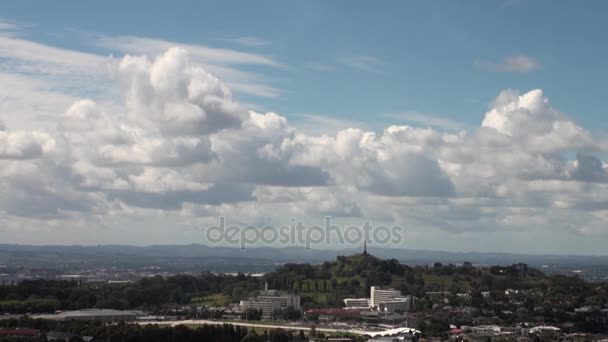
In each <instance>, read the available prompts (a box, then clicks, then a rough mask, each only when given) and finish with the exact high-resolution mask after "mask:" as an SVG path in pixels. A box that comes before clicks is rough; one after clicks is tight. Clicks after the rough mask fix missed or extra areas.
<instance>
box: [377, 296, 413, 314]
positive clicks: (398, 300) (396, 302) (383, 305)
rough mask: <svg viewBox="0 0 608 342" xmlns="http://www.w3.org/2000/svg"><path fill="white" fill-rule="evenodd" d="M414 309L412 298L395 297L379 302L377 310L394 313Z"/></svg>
mask: <svg viewBox="0 0 608 342" xmlns="http://www.w3.org/2000/svg"><path fill="white" fill-rule="evenodd" d="M413 307H414V297H413V296H407V297H395V298H393V299H388V300H384V301H382V302H380V303H379V304H378V310H380V311H383V312H395V311H401V312H405V311H410V310H412V309H413Z"/></svg>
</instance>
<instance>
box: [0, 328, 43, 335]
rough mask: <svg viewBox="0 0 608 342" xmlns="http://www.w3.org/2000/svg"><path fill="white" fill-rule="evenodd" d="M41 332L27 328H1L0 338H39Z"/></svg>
mask: <svg viewBox="0 0 608 342" xmlns="http://www.w3.org/2000/svg"><path fill="white" fill-rule="evenodd" d="M39 334H40V331H39V330H36V329H26V328H0V336H38V335H39Z"/></svg>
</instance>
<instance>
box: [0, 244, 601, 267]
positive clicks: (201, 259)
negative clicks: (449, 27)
mask: <svg viewBox="0 0 608 342" xmlns="http://www.w3.org/2000/svg"><path fill="white" fill-rule="evenodd" d="M370 249H371V252H372V253H373V254H374V255H376V256H378V257H379V258H382V259H396V260H399V261H400V262H401V263H404V264H408V265H425V264H432V263H434V262H441V263H453V264H462V263H463V262H465V261H468V262H471V263H473V264H477V265H510V264H513V263H517V262H525V263H528V264H529V265H532V266H537V267H541V266H543V265H545V268H544V269H543V270H545V271H550V270H551V268H557V269H566V270H570V269H571V270H574V269H578V268H581V269H589V268H597V267H599V268H601V267H606V266H605V265H608V257H606V256H567V255H524V254H507V253H478V252H444V251H429V250H413V249H397V248H376V247H371V248H370ZM360 252H361V251H360V249H359V248H349V249H340V250H313V251H307V250H305V249H304V248H301V247H287V248H271V247H260V248H249V249H247V250H246V251H240V250H239V249H238V248H231V247H214V246H205V245H196V244H192V245H154V246H144V247H139V246H122V245H101V246H31V245H14V244H0V266H1V265H21V266H32V267H52V268H79V267H89V266H123V267H144V266H150V265H157V266H162V267H163V268H166V269H170V270H174V271H177V272H179V271H181V272H184V271H193V272H196V271H201V270H211V271H219V272H236V271H250V272H263V271H271V270H273V269H275V268H276V267H277V265H280V264H284V263H294V262H306V263H321V262H323V261H327V260H335V258H336V256H338V255H352V254H356V253H360ZM547 266H549V267H547Z"/></svg>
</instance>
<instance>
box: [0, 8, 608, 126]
mask: <svg viewBox="0 0 608 342" xmlns="http://www.w3.org/2000/svg"><path fill="white" fill-rule="evenodd" d="M607 7H608V5H606V3H605V2H602V1H590V2H586V3H585V6H579V5H576V4H574V3H571V2H553V1H517V0H516V1H469V2H466V1H440V2H428V1H386V2H382V3H381V4H379V3H376V2H365V1H306V2H298V3H296V2H282V1H261V2H234V1H215V2H213V1H206V2H200V1H192V2H187V1H185V2H180V3H179V5H177V6H176V5H174V4H170V3H167V2H164V1H156V2H150V1H129V2H122V1H118V2H116V1H114V2H113V1H107V2H106V1H104V2H100V3H86V4H85V3H82V2H80V1H62V2H43V3H40V2H31V1H18V2H6V3H3V4H1V5H0V9H1V13H2V16H3V17H5V18H7V19H9V20H13V21H15V22H17V23H19V24H20V25H24V26H27V27H26V28H25V29H24V30H23V31H24V33H23V34H24V35H26V36H27V37H28V38H29V39H32V40H34V41H37V42H42V43H46V44H49V45H53V46H60V47H65V48H69V49H74V50H79V51H90V52H96V53H101V54H104V53H108V51H107V49H99V48H97V47H95V46H91V44H89V43H87V38H88V34H104V35H133V36H142V37H150V38H158V39H165V40H169V41H175V42H181V43H189V44H203V45H209V46H214V47H226V48H233V49H238V50H246V51H253V52H256V53H260V54H263V55H268V56H271V57H273V58H274V59H276V60H277V61H278V62H280V63H282V64H283V65H284V66H285V67H284V68H268V67H259V66H253V67H244V68H245V69H247V68H250V69H254V70H255V71H256V72H259V73H260V74H262V75H264V77H266V78H267V79H268V80H269V83H270V84H272V86H273V87H276V88H277V89H278V90H279V91H280V96H278V97H277V98H273V99H268V98H266V99H259V98H248V97H247V96H242V97H241V98H243V100H245V101H249V102H255V103H256V104H260V105H262V106H264V107H265V108H269V109H272V110H274V111H277V112H280V113H283V114H284V115H287V116H289V115H290V114H296V113H309V114H319V115H324V116H332V117H338V118H348V119H354V120H360V121H363V122H367V123H373V122H381V123H386V122H387V121H388V120H387V118H385V117H383V116H382V114H397V113H404V112H417V113H424V114H433V115H436V116H441V117H446V118H450V119H453V120H456V121H462V122H464V123H466V124H470V125H477V124H478V123H479V121H480V120H481V118H482V117H483V113H484V111H485V110H486V109H487V106H488V103H489V102H490V101H491V100H492V99H493V98H494V97H495V96H496V94H497V93H498V92H499V91H501V90H503V89H506V88H513V89H518V90H521V91H527V90H530V89H534V88H542V89H543V90H544V91H545V93H546V94H547V95H548V96H549V98H550V99H551V100H552V102H553V103H554V104H555V105H556V107H558V108H560V109H561V110H562V111H564V112H566V113H569V114H570V115H573V116H575V117H576V118H577V121H578V122H580V123H581V124H583V125H585V126H588V127H593V128H606V123H605V120H602V118H603V117H604V116H605V109H604V106H601V105H598V104H599V103H601V101H602V97H601V95H602V94H605V93H606V91H607V90H608V87H607V86H606V83H605V79H606V76H608V75H607V70H608V66H607V63H608V46H607V44H605V42H604V40H605V33H606V32H608V23H606V21H605V20H604V19H605V13H606V11H607V10H608V8H607ZM33 9H35V10H33ZM227 38H228V39H227ZM230 38H233V39H232V40H230ZM238 39H242V41H240V42H239V40H238ZM516 55H523V56H528V57H530V58H532V59H534V60H535V61H537V63H538V68H536V69H534V70H531V71H529V72H508V71H502V72H501V71H493V70H486V69H484V68H479V67H475V65H474V64H475V61H486V62H488V63H501V61H503V60H504V59H505V58H508V57H509V56H516ZM361 56H366V57H369V59H370V61H367V62H366V61H363V62H361V65H360V66H359V68H357V67H353V66H349V65H348V63H349V60H352V61H351V62H352V63H354V62H355V61H356V60H357V59H358V58H362V57H361Z"/></svg>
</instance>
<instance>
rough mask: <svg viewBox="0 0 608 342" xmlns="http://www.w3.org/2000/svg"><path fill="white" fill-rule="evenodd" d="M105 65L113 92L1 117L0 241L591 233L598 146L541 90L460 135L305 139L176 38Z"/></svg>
mask: <svg viewBox="0 0 608 342" xmlns="http://www.w3.org/2000/svg"><path fill="white" fill-rule="evenodd" d="M110 43H112V44H115V43H116V42H108V44H110ZM206 52H207V51H201V52H200V53H206ZM242 57H243V56H241V55H235V56H234V58H235V59H237V60H238V59H239V58H242ZM110 65H111V68H112V70H111V72H112V74H113V75H114V78H113V79H114V81H115V82H116V83H117V88H118V89H119V93H120V94H121V98H122V100H121V101H120V102H119V103H116V104H107V103H104V102H99V101H96V100H95V99H93V98H89V99H87V98H82V99H77V100H74V101H73V102H72V103H71V104H70V105H69V106H67V108H66V109H65V110H64V111H63V112H62V113H57V115H55V116H53V117H52V119H51V120H50V121H49V122H47V125H46V127H44V128H40V129H29V130H28V129H13V128H12V127H11V126H10V125H9V124H7V123H5V122H0V175H1V177H0V190H1V191H0V213H1V215H0V225H1V226H2V227H3V228H2V230H1V233H0V234H3V235H2V236H3V237H4V239H3V241H6V242H13V241H14V242H39V240H36V238H35V237H32V235H33V233H32V232H36V235H38V234H40V236H46V237H47V238H49V236H50V235H55V234H56V235H57V236H64V240H63V241H64V243H65V241H67V240H68V238H67V237H66V235H72V234H76V236H78V234H80V236H81V238H80V239H76V240H75V241H76V242H85V243H87V242H88V243H95V242H96V241H98V240H99V239H102V240H103V239H110V238H109V235H106V233H104V232H105V231H112V232H113V234H116V231H117V230H118V231H121V230H122V231H125V232H128V233H125V236H129V239H128V240H126V241H125V240H123V242H125V243H152V242H159V241H163V239H170V242H173V241H182V242H183V240H184V239H192V237H193V236H198V235H197V234H198V233H197V232H198V231H197V230H196V229H197V227H201V226H204V225H205V224H207V223H214V222H216V220H217V216H220V215H222V216H226V217H227V218H229V219H230V220H231V221H232V222H235V223H244V224H259V223H264V222H273V223H277V224H278V223H280V222H286V220H288V219H289V218H290V217H292V216H293V217H299V218H302V219H306V218H309V219H310V220H317V221H321V220H322V219H323V217H324V216H325V215H331V216H333V217H335V218H337V219H343V220H344V222H348V220H353V219H360V220H373V221H376V222H387V223H392V224H399V225H401V226H404V227H407V228H408V229H409V230H410V232H411V234H412V237H416V236H418V235H421V236H422V235H423V234H426V232H434V233H432V234H441V235H443V236H453V237H455V238H457V237H458V236H463V235H467V234H472V233H484V234H486V233H493V232H496V233H500V232H509V234H516V233H517V234H520V233H521V234H536V233H539V234H546V233H547V232H553V233H556V234H565V235H566V236H591V237H592V238H593V237H598V236H603V237H604V238H605V235H606V231H605V229H604V227H605V226H606V223H607V220H608V210H607V208H606V204H607V203H608V191H606V190H607V186H608V170H607V167H606V165H605V164H604V162H603V161H602V160H601V158H600V156H602V155H605V153H606V151H607V150H608V141H607V140H606V139H605V137H603V136H598V135H595V134H593V133H591V132H590V131H588V130H586V129H584V128H583V127H581V126H579V125H577V124H576V123H575V122H574V121H573V120H572V119H570V118H569V117H568V116H567V115H565V114H564V113H562V112H560V111H559V110H558V109H556V108H554V107H553V106H552V105H551V103H550V102H549V100H548V99H547V98H546V96H545V95H544V94H543V91H542V90H540V89H535V90H530V91H527V92H523V93H520V92H518V91H515V90H505V91H503V92H501V93H500V94H497V97H496V99H495V100H494V102H493V103H492V104H491V106H490V108H489V109H488V110H487V112H486V113H485V116H484V119H483V121H482V122H481V123H480V125H479V127H477V128H474V129H470V130H464V129H460V130H458V129H451V130H448V131H442V130H438V129H434V128H418V127H410V126H389V127H386V128H385V129H384V130H381V131H378V132H375V131H366V130H364V129H360V128H344V129H336V130H335V131H333V132H327V131H324V132H323V133H322V134H321V133H318V134H315V133H314V132H301V131H299V130H298V129H297V128H296V127H294V126H292V125H290V123H289V122H288V120H287V119H286V118H285V117H284V116H281V115H280V114H277V113H273V112H267V113H258V112H255V111H252V110H248V108H246V105H243V104H241V103H238V102H237V101H236V100H234V99H233V96H232V93H231V90H230V89H229V87H228V86H227V85H226V84H225V83H224V82H222V80H220V79H218V78H217V77H216V76H214V75H213V74H212V73H210V72H209V71H208V70H207V69H206V68H205V67H203V66H202V65H201V64H200V63H199V62H198V59H197V58H196V56H195V57H193V56H192V55H191V54H189V53H188V52H187V51H186V49H184V48H181V47H176V48H169V49H167V50H166V51H164V52H162V53H160V54H158V55H156V56H146V55H141V54H137V55H130V54H128V55H126V56H124V57H123V58H121V59H117V60H116V63H111V64H110ZM439 126H440V125H439ZM452 128H454V127H452ZM320 131H322V130H320ZM189 229H191V230H192V231H189ZM28 232H30V233H31V234H30V233H28ZM152 232H154V233H152ZM185 232H186V233H185ZM62 234H63V235H62ZM148 234H151V235H153V237H152V238H151V239H148V240H147V236H148ZM184 234H185V235H184ZM429 234H431V233H429ZM200 237H201V239H202V234H200ZM7 239H11V240H7ZM70 241H71V240H70ZM103 241H106V240H103ZM107 241H111V242H116V241H115V240H111V239H110V240H107ZM164 241H165V242H167V240H164ZM190 241H192V240H190ZM193 242H201V241H198V240H195V241H193ZM410 247H412V246H410Z"/></svg>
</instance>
